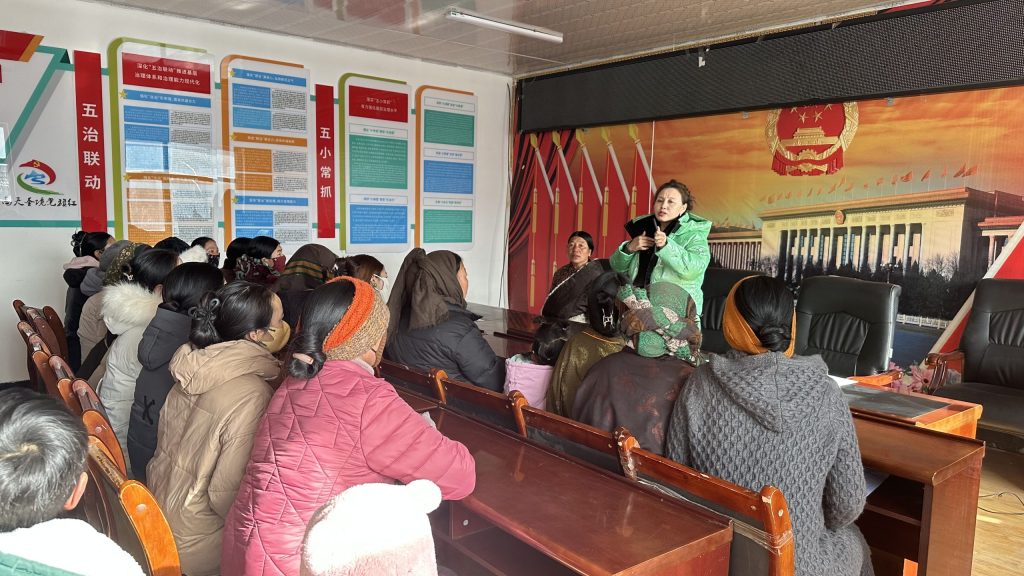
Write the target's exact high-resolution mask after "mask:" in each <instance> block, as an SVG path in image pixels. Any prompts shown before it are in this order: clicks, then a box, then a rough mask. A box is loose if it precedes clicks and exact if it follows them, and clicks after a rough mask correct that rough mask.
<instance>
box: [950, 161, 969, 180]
mask: <svg viewBox="0 0 1024 576" xmlns="http://www.w3.org/2000/svg"><path fill="white" fill-rule="evenodd" d="M966 171H967V164H964V165H963V166H961V167H960V169H959V170H957V171H956V174H953V178H959V177H961V176H963V175H964V172H966Z"/></svg>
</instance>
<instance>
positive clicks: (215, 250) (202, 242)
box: [192, 236, 220, 268]
mask: <svg viewBox="0 0 1024 576" xmlns="http://www.w3.org/2000/svg"><path fill="white" fill-rule="evenodd" d="M196 246H201V247H202V248H203V250H206V263H207V264H209V265H210V266H213V267H214V268H216V267H217V266H220V247H219V246H217V241H216V240H214V239H213V238H210V237H209V236H200V237H199V238H196V239H195V240H193V241H192V247H193V248H195V247H196Z"/></svg>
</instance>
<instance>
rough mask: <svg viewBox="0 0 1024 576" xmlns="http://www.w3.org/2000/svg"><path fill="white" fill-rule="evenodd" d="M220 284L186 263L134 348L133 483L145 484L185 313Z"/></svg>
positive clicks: (171, 278)
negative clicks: (137, 369)
mask: <svg viewBox="0 0 1024 576" xmlns="http://www.w3.org/2000/svg"><path fill="white" fill-rule="evenodd" d="M223 285H224V276H222V275H221V273H220V270H218V269H217V268H215V267H213V266H211V265H209V264H204V263H201V262H186V263H184V264H182V265H181V266H178V267H177V268H175V269H174V270H171V273H170V274H168V275H167V278H165V279H164V283H163V290H161V293H160V297H161V300H162V302H161V303H160V305H159V306H158V307H157V309H156V315H155V316H153V320H152V321H150V323H149V326H146V330H145V332H143V333H142V341H141V342H139V344H138V346H137V349H138V355H139V364H140V365H141V366H142V370H141V371H140V372H139V377H138V378H136V379H135V399H134V401H133V402H132V408H131V417H130V418H129V421H128V455H129V456H130V457H131V470H130V471H131V473H132V476H133V477H134V478H135V479H136V480H141V481H143V482H145V481H146V465H148V464H149V461H150V459H152V458H153V452H154V451H155V450H156V437H157V429H158V427H159V425H160V410H161V409H162V408H163V407H164V401H166V400H167V394H168V393H169V392H170V391H171V388H173V387H174V378H173V377H172V376H171V371H170V368H169V367H168V364H169V363H170V361H171V358H172V357H173V356H174V353H175V352H177V351H178V348H181V346H182V345H183V344H185V343H186V342H188V337H189V333H190V332H191V331H192V317H191V316H189V315H188V312H189V310H191V309H192V308H194V307H195V306H196V305H198V304H199V299H200V298H202V297H203V295H205V294H206V293H207V292H212V291H214V290H217V289H218V288H220V287H221V286H223Z"/></svg>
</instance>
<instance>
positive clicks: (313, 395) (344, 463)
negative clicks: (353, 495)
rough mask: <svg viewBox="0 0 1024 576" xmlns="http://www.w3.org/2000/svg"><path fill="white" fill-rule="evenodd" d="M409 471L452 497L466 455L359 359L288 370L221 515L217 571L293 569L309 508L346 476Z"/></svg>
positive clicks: (408, 477)
mask: <svg viewBox="0 0 1024 576" xmlns="http://www.w3.org/2000/svg"><path fill="white" fill-rule="evenodd" d="M418 478H425V479H427V480H431V481H433V482H434V483H435V484H437V485H438V486H439V487H440V488H441V494H442V496H443V497H444V498H446V499H449V500H458V499H460V498H464V497H466V496H467V495H469V494H470V493H471V492H472V491H473V488H474V486H475V485H476V464H475V462H474V461H473V457H472V456H471V455H470V454H469V451H468V450H467V449H466V447H465V446H463V445H462V444H460V443H458V442H455V441H453V440H449V439H448V438H446V437H445V436H443V435H442V434H441V433H439V432H438V431H437V430H435V429H434V428H433V427H432V426H430V424H429V423H428V422H427V421H426V420H424V419H423V418H422V417H421V416H420V415H419V414H417V413H416V412H414V411H413V410H412V409H411V408H410V407H409V405H408V404H406V403H405V402H404V401H403V400H402V399H401V398H399V397H398V394H397V393H396V392H395V389H394V388H393V387H392V386H391V384H389V383H387V382H386V381H384V380H381V379H379V378H375V377H373V376H372V375H371V374H369V373H367V370H366V369H365V368H364V367H363V366H361V365H359V364H356V363H354V362H348V361H332V362H328V363H327V364H325V365H324V368H323V369H322V370H321V371H320V373H319V374H318V375H317V376H316V377H315V378H312V379H310V380H300V379H296V378H293V377H289V378H288V379H287V380H285V381H284V383H283V384H282V385H281V387H280V388H279V389H278V390H277V392H276V393H275V394H274V397H273V398H272V399H271V401H270V405H269V406H268V407H267V412H266V414H265V415H264V416H263V420H262V422H260V427H259V431H258V432H257V433H256V440H255V443H254V445H253V449H252V456H251V458H250V459H249V465H248V466H247V467H246V470H245V476H244V477H243V478H242V484H241V486H240V487H239V489H238V497H237V498H236V499H235V504H234V506H232V508H231V512H230V513H229V514H228V516H227V520H226V522H225V526H224V543H223V548H222V555H221V574H231V575H232V576H242V575H251V576H270V575H287V576H292V575H298V574H299V565H300V560H301V554H302V550H301V547H302V537H303V535H304V534H305V530H306V524H307V523H308V522H309V519H310V518H311V517H312V516H313V513H314V512H316V510H317V509H318V508H320V507H321V506H323V505H324V504H325V503H326V502H327V501H328V500H330V499H331V498H332V497H334V496H337V495H338V494H339V493H341V491H342V490H345V489H346V488H348V487H349V486H354V485H356V484H364V483H367V482H392V481H394V480H399V481H401V482H404V483H408V482H411V481H413V480H416V479H418Z"/></svg>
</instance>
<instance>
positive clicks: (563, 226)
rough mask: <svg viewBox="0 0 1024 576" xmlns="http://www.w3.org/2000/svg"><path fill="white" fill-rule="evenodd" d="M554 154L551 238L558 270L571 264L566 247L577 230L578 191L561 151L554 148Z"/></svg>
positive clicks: (552, 252) (554, 267)
mask: <svg viewBox="0 0 1024 576" xmlns="http://www.w3.org/2000/svg"><path fill="white" fill-rule="evenodd" d="M554 152H555V154H554V167H553V171H554V178H553V180H554V182H555V206H554V214H552V220H551V222H552V234H551V238H552V239H553V242H554V245H553V246H552V250H551V260H552V268H553V270H557V269H558V267H560V266H564V265H566V264H568V263H569V256H568V254H567V253H566V251H565V246H566V244H568V243H569V234H572V233H573V231H574V230H576V200H575V199H574V198H573V197H574V196H575V195H576V191H575V190H574V189H573V184H572V181H571V180H570V175H569V173H568V172H566V170H565V167H564V165H563V164H562V159H561V158H560V157H559V156H560V155H561V154H562V151H561V149H560V148H559V147H558V146H554ZM549 172H550V171H549ZM552 273H553V272H552Z"/></svg>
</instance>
